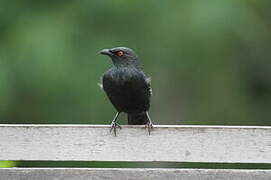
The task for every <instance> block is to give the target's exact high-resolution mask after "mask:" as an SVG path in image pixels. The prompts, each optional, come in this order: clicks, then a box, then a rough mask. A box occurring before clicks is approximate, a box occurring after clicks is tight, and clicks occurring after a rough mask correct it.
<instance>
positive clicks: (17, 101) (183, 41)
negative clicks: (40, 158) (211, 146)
mask: <svg viewBox="0 0 271 180" xmlns="http://www.w3.org/2000/svg"><path fill="white" fill-rule="evenodd" d="M270 6H271V2H270V1H263V0H262V1H254V0H221V1H210V0H207V1H200V0H182V1H157V0H156V1H155V0H150V1H143V0H137V1H127V0H126V1H125V0H115V1H106V0H80V1H75V0H73V1H72V0H36V1H34V0H24V1H22V0H10V1H9V0H2V1H1V2H0V102H1V103H0V123H2V124H3V123H67V124H70V123H72V124H77V123H78V124H79V123H80V124H109V123H110V122H111V120H112V118H113V116H114V113H115V110H114V108H113V106H112V105H111V104H110V102H109V101H108V99H107V97H106V96H105V93H104V92H103V91H101V90H100V88H99V87H98V86H97V82H98V81H99V80H100V76H101V75H102V73H103V72H104V71H106V70H107V69H108V68H109V67H110V66H111V61H110V59H109V58H107V57H105V56H101V55H99V54H98V52H99V50H101V49H103V48H111V47H116V46H127V47H130V48H132V49H134V50H135V51H136V52H137V54H138V55H139V57H140V59H141V63H142V65H143V67H144V71H145V72H146V74H147V75H149V76H151V77H152V88H153V97H152V105H151V110H150V115H151V117H152V119H153V122H154V124H215V125H271V121H270V119H269V118H270V115H271V111H270V106H271V68H270V65H271V60H270V59H271V21H270V20H271V11H270ZM120 122H121V124H126V123H127V120H126V117H125V116H121V119H120ZM27 163H28V164H27ZM32 163H33V164H34V162H32ZM47 163H49V162H47ZM89 163H91V162H89ZM16 164H17V165H18V164H20V165H21V166H24V162H1V163H0V166H16ZM26 164H27V165H30V166H31V165H33V164H31V162H25V165H26ZM70 164H71V165H72V162H70ZM36 165H39V163H36ZM43 165H46V162H44V163H43ZM63 165H65V163H63Z"/></svg>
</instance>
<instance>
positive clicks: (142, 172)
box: [0, 168, 271, 180]
mask: <svg viewBox="0 0 271 180" xmlns="http://www.w3.org/2000/svg"><path fill="white" fill-rule="evenodd" d="M0 179H3V180H47V179H48V180H52V179H54V180H64V179H65V180H75V179H76V180H90V179H95V180H104V179H112V180H138V179H141V180H144V179H146V180H152V179H153V180H167V179H170V180H179V179H181V180H270V179H271V170H232V169H137V168H129V169H125V168H104V169H102V168H98V169H96V168H93V169H90V168H3V169H0Z"/></svg>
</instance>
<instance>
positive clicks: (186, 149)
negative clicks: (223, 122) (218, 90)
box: [0, 124, 271, 180]
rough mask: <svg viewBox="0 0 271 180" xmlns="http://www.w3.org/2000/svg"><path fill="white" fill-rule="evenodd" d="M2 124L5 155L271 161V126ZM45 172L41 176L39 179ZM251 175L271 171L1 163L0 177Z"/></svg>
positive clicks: (206, 179)
mask: <svg viewBox="0 0 271 180" xmlns="http://www.w3.org/2000/svg"><path fill="white" fill-rule="evenodd" d="M109 129H110V126H108V125H7V124H2V125H0V160H41V161H42V160H46V161H136V162H215V163H268V164H271V127H265V126H188V125H186V126H175V125H174V126H173V125H172V126H169V125H155V126H154V128H153V131H152V133H151V135H149V134H148V132H147V130H146V129H145V128H144V126H123V128H122V129H121V130H120V131H117V136H116V137H115V136H114V135H113V134H111V133H110V132H109ZM38 177H42V178H38ZM108 178H110V179H120V180H122V179H185V180H186V179H189V180H195V179H203V180H212V179H222V180H224V179H225V180H226V179H231V180H233V179H240V180H241V179H247V180H252V179H253V180H254V179H255V180H257V179H259V180H265V179H266V180H270V179H271V170H256V169H254V170H245V169H243V170H242V169H235V170H234V169H166V168H157V169H149V168H141V169H138V168H130V169H127V168H110V169H109V168H98V169H97V168H2V169H0V179H1V180H2V179H3V180H6V179H7V180H8V179H12V180H13V179H29V180H32V179H65V180H66V179H78V180H81V179H82V180H83V179H108Z"/></svg>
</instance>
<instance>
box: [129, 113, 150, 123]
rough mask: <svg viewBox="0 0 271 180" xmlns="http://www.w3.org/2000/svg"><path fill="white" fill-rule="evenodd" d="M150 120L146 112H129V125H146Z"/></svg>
mask: <svg viewBox="0 0 271 180" xmlns="http://www.w3.org/2000/svg"><path fill="white" fill-rule="evenodd" d="M148 122H149V119H148V116H147V114H146V112H142V113H133V114H128V124H129V125H144V124H147V123H148Z"/></svg>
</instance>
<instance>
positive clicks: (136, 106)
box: [100, 47, 152, 135]
mask: <svg viewBox="0 0 271 180" xmlns="http://www.w3.org/2000/svg"><path fill="white" fill-rule="evenodd" d="M100 53H101V54H103V55H107V56H109V57H110V58H111V59H112V61H113V66H112V67H111V68H110V69H109V70H108V71H106V72H105V73H104V74H103V76H102V83H101V84H100V86H101V87H102V88H103V89H104V91H105V93H106V95H107V96H108V98H109V99H110V101H111V103H112V104H113V106H114V107H115V108H116V110H117V114H116V115H115V117H114V119H113V121H112V123H111V129H110V132H111V131H112V130H114V134H115V135H116V128H117V127H118V128H120V129H121V126H120V125H119V124H118V123H117V119H118V116H119V114H120V113H121V112H125V113H127V114H128V124H129V125H142V124H143V125H146V127H147V128H148V132H149V134H150V131H151V128H152V122H151V119H150V117H149V114H148V110H149V108H150V96H151V93H152V91H151V87H150V78H147V77H146V75H145V74H144V72H143V71H142V68H141V66H140V63H139V61H138V57H137V55H136V54H135V52H134V51H133V50H132V49H130V48H127V47H116V48H112V49H103V50H101V51H100Z"/></svg>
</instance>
